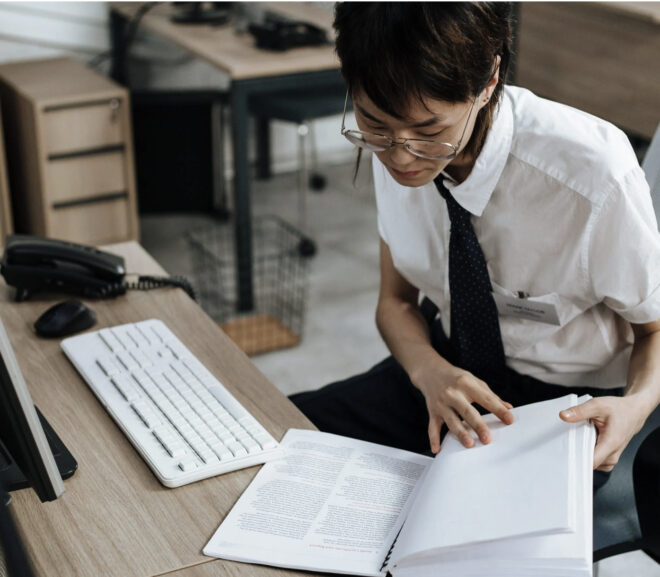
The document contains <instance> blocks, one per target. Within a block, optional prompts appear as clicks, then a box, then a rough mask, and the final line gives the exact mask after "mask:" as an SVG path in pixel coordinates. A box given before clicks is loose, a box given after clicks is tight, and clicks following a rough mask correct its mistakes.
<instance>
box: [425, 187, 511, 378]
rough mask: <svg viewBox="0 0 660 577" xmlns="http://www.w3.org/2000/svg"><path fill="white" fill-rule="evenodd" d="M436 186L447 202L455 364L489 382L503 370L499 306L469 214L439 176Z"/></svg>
mask: <svg viewBox="0 0 660 577" xmlns="http://www.w3.org/2000/svg"><path fill="white" fill-rule="evenodd" d="M435 184H436V186H437V187H438V190H439V191H440V194H441V195H442V197H443V198H444V199H445V201H446V202H447V210H448V212H449V220H450V221H451V231H450V235H449V292H450V295H451V335H450V341H451V344H452V347H453V349H454V352H455V355H456V359H454V361H455V364H456V365H457V366H459V367H461V368H463V369H465V370H467V371H470V372H471V373H472V374H474V375H476V376H477V377H479V378H481V379H483V380H487V379H488V378H489V377H491V376H495V375H498V374H499V373H501V371H502V370H503V369H504V366H505V360H504V347H503V345H502V335H501V334H500V323H499V318H498V314H497V307H496V306H495V300H494V299H493V295H492V287H491V284H490V277H489V276H488V268H487V267H486V259H485V258H484V253H483V252H482V250H481V247H480V246H479V241H478V240H477V235H476V234H475V233H474V229H473V228H472V222H471V221H470V213H469V212H468V211H467V210H465V209H464V208H463V207H462V206H461V205H460V204H458V203H457V202H456V200H454V197H453V196H452V195H451V193H450V192H449V191H448V190H447V188H446V187H445V185H444V183H443V182H442V176H438V177H437V178H436V180H435Z"/></svg>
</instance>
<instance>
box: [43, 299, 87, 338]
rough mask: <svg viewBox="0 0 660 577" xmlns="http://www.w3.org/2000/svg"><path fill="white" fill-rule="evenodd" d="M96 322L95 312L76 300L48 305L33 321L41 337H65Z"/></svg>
mask: <svg viewBox="0 0 660 577" xmlns="http://www.w3.org/2000/svg"><path fill="white" fill-rule="evenodd" d="M94 323H96V313H95V312H94V311H93V310H91V309H90V308H88V307H86V306H85V305H84V304H83V303H81V302H80V301H76V300H71V301H63V302H61V303H57V304H56V305H54V306H52V307H50V308H49V309H48V310H47V311H46V312H44V313H43V314H42V315H41V316H40V317H39V318H38V319H37V320H36V322H35V323H34V329H35V330H36V331H37V334H38V335H39V336H42V337H65V336H67V335H72V334H73V333H77V332H79V331H84V330H85V329H88V328H89V327H91V326H93V325H94Z"/></svg>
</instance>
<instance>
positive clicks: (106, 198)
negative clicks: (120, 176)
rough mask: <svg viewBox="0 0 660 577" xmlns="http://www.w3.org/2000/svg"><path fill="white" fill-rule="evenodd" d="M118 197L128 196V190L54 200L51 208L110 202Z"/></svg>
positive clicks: (57, 208)
mask: <svg viewBox="0 0 660 577" xmlns="http://www.w3.org/2000/svg"><path fill="white" fill-rule="evenodd" d="M120 198H128V191H126V190H123V191H121V192H110V193H108V194H99V195H96V196H88V197H85V198H77V199H76V200H65V201H63V202H54V203H53V210H61V209H63V208H71V207H73V206H81V205H84V204H96V203H98V202H110V201H113V200H117V199H120Z"/></svg>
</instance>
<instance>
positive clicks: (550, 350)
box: [292, 2, 660, 471]
mask: <svg viewBox="0 0 660 577" xmlns="http://www.w3.org/2000/svg"><path fill="white" fill-rule="evenodd" d="M510 10H511V7H510V5H508V4H504V3H474V4H473V3H444V2H441V3H364V4H363V3H343V4H340V5H338V7H337V9H336V17H335V28H336V30H337V53H338V55H339V58H340V61H341V67H342V73H343V75H344V78H345V80H346V82H347V85H348V95H349V97H350V98H351V100H352V102H353V105H354V109H355V117H356V121H357V127H350V126H349V127H346V126H344V125H343V126H342V132H343V133H344V135H345V136H346V137H347V138H348V139H349V140H350V141H351V142H353V143H354V144H355V145H356V146H358V147H359V148H360V149H367V150H371V151H372V152H373V174H374V184H375V190H376V199H377V204H378V226H379V233H380V238H381V243H380V246H381V256H380V267H381V286H380V294H379V301H378V306H377V311H376V322H377V325H378V328H379V330H380V332H381V334H382V336H383V338H384V340H385V342H386V344H387V345H388V347H389V349H390V350H391V352H392V355H393V358H390V359H386V360H385V361H383V362H382V363H381V364H379V365H377V366H376V367H374V368H373V369H372V370H371V371H369V372H368V373H366V374H364V375H359V376H357V377H353V378H351V379H348V380H347V381H344V382H341V383H335V384H333V385H329V386H328V387H325V388H324V389H321V390H320V391H314V392H309V393H301V394H299V395H295V396H293V397H292V400H293V401H294V402H295V403H296V404H297V405H298V407H299V408H300V409H301V410H302V411H303V412H304V413H305V414H307V415H308V416H309V417H310V419H311V420H312V421H313V422H314V423H315V424H316V425H317V426H318V427H319V428H320V429H321V430H326V431H330V432H336V433H340V434H347V435H350V436H355V437H359V438H363V439H366V440H371V441H376V442H381V443H385V444H390V445H394V446H398V447H402V448H406V449H410V450H414V451H419V452H424V451H425V450H428V448H429V446H430V449H431V451H432V452H433V453H436V452H437V451H439V449H440V436H441V430H442V428H443V426H446V427H447V428H448V429H449V430H451V431H452V432H453V433H455V434H456V435H457V436H458V438H459V439H460V440H461V442H462V443H463V444H464V445H465V446H466V447H472V446H474V445H475V444H476V443H477V442H481V443H488V442H489V441H490V438H491V437H490V432H489V430H488V427H487V426H486V425H485V423H484V421H483V419H482V417H481V415H480V412H484V411H485V412H493V413H495V414H496V415H497V416H498V417H499V418H500V420H501V421H503V422H504V423H507V424H509V423H511V422H513V416H512V414H511V412H510V409H511V408H512V406H514V405H520V404H524V403H529V402H534V401H539V400H544V399H548V398H552V397H558V396H563V395H565V394H568V393H572V392H576V393H578V394H583V393H589V394H591V395H592V396H593V397H595V398H593V399H591V400H588V401H586V402H584V403H582V404H581V405H579V406H577V407H574V408H572V409H570V410H565V411H563V412H562V413H561V415H560V416H561V418H562V419H564V420H565V421H571V422H575V421H581V420H584V419H592V420H593V422H594V423H595V425H596V427H597V429H598V441H597V445H596V449H595V455H594V468H597V469H600V470H602V471H610V470H611V469H612V468H613V467H614V465H615V464H616V463H617V461H618V458H619V456H620V455H621V452H622V451H623V449H624V448H625V447H626V445H627V444H628V442H629V440H630V439H631V437H632V436H633V435H634V434H635V433H636V432H638V431H639V430H640V428H641V427H642V425H643V424H644V422H645V420H646V418H647V417H648V416H649V414H650V413H651V412H652V411H653V410H654V409H655V407H656V406H657V405H658V403H659V402H660V321H658V319H660V237H659V235H658V232H657V224H656V220H655V216H654V214H653V208H652V204H651V199H650V196H649V190H648V185H647V183H646V181H645V179H644V174H643V172H642V170H641V169H640V167H639V165H638V163H637V160H636V158H635V155H634V153H633V151H632V149H631V147H630V145H629V143H628V140H627V138H626V136H625V135H624V134H623V133H621V132H620V131H619V130H618V129H616V128H615V127H613V126H612V125H610V124H608V123H606V122H604V121H602V120H599V119H597V118H594V117H592V116H590V115H587V114H584V113H582V112H579V111H577V110H574V109H571V108H569V107H566V106H563V105H560V104H556V103H552V102H549V101H546V100H543V99H540V98H538V97H536V96H535V95H533V94H532V93H530V92H528V91H526V90H523V89H519V88H514V87H505V86H504V80H505V77H506V72H507V67H508V64H509V60H510V55H511V20H510ZM422 296H425V297H427V299H426V300H425V301H424V303H423V304H424V306H423V307H420V306H419V305H418V303H419V301H420V300H421V297H422ZM450 296H451V298H450ZM429 303H433V304H434V305H435V307H434V306H433V305H431V306H428V305H429ZM425 309H428V310H425ZM429 310H430V312H429ZM438 311H439V317H437V316H436V315H435V313H436V312H438ZM425 313H427V314H426V315H425ZM425 316H426V317H427V318H426V319H425ZM427 320H428V322H427ZM445 335H448V337H447V336H445ZM475 405H476V407H475ZM475 435H476V438H475Z"/></svg>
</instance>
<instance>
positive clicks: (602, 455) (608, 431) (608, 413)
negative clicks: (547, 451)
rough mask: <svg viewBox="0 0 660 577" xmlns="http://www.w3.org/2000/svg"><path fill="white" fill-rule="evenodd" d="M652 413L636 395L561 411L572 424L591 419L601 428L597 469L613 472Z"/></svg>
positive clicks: (562, 415) (591, 400)
mask: <svg viewBox="0 0 660 577" xmlns="http://www.w3.org/2000/svg"><path fill="white" fill-rule="evenodd" d="M648 415H649V407H648V406H647V405H646V404H645V403H644V402H642V401H641V400H640V399H638V398H637V397H636V396H634V395H630V396H627V397H598V398H595V399H590V400H589V401H587V402H586V403H582V404H581V405H577V406H576V407H571V408H570V409H566V410H565V411H561V412H560V413H559V417H560V418H561V419H563V420H564V421H566V422H568V423H577V422H579V421H585V420H587V419H591V420H592V422H593V423H594V425H595V426H596V429H597V431H598V439H597V440H596V448H595V450H594V469H598V470H599V471H611V470H612V469H614V466H615V465H616V464H617V463H618V462H619V458H620V457H621V453H623V450H624V449H625V448H626V447H627V446H628V443H629V442H630V439H632V438H633V436H634V435H635V434H636V433H638V432H639V430H640V429H641V428H642V426H643V425H644V421H646V418H647V417H648Z"/></svg>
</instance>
